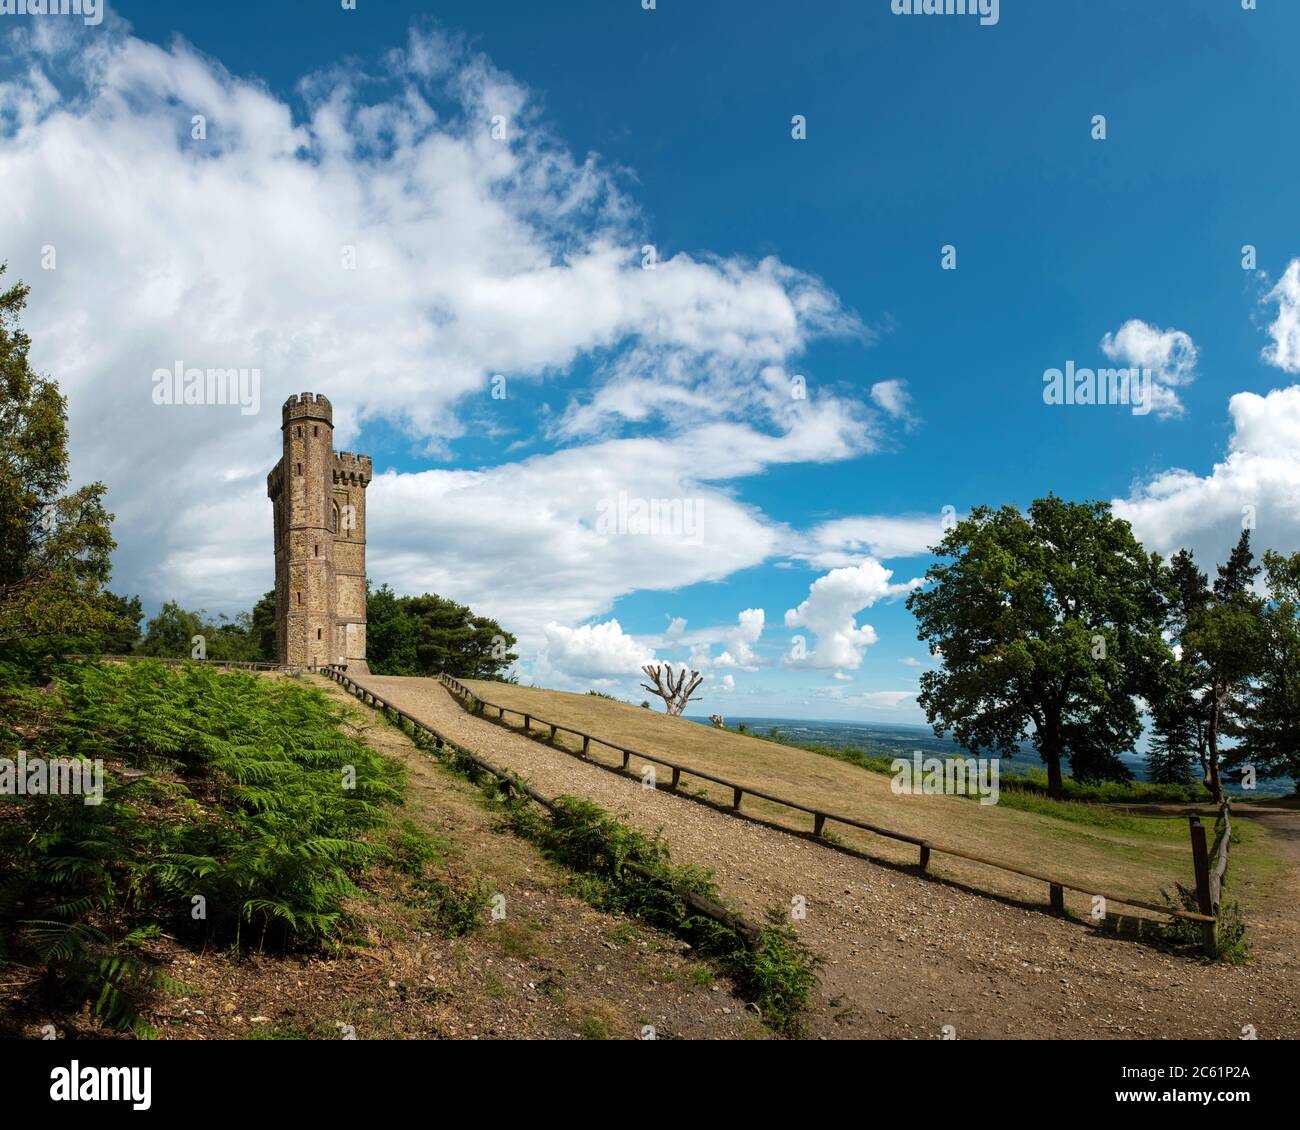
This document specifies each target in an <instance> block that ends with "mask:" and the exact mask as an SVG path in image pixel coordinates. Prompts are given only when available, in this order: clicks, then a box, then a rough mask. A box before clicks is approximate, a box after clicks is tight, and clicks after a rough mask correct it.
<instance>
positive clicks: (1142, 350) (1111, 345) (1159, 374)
mask: <svg viewBox="0 0 1300 1130" xmlns="http://www.w3.org/2000/svg"><path fill="white" fill-rule="evenodd" d="M1101 351H1102V352H1103V353H1104V354H1106V356H1107V357H1109V358H1110V359H1111V360H1112V361H1118V362H1119V364H1120V365H1121V366H1123V367H1126V368H1137V369H1150V370H1151V382H1152V383H1151V407H1152V408H1153V409H1154V410H1155V412H1156V414H1157V415H1158V416H1178V415H1181V414H1182V412H1183V404H1182V401H1180V400H1179V399H1178V393H1177V391H1176V390H1177V389H1178V388H1179V386H1181V385H1186V384H1188V383H1190V382H1191V381H1193V380H1195V379H1196V358H1197V350H1196V343H1195V342H1193V341H1192V339H1191V337H1190V336H1189V335H1188V334H1185V333H1184V332H1183V331H1182V330H1161V329H1157V328H1156V327H1155V326H1152V325H1149V324H1148V323H1146V322H1143V321H1141V320H1139V319H1137V318H1132V319H1130V320H1129V321H1127V322H1125V323H1124V324H1123V325H1122V326H1120V328H1119V329H1118V330H1116V331H1115V332H1114V333H1113V334H1109V333H1108V334H1107V335H1106V336H1105V337H1103V338H1102V339H1101Z"/></svg>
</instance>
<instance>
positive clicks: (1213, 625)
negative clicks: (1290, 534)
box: [1166, 530, 1264, 804]
mask: <svg viewBox="0 0 1300 1130" xmlns="http://www.w3.org/2000/svg"><path fill="white" fill-rule="evenodd" d="M1258 575H1259V566H1258V565H1256V564H1255V563H1254V554H1253V553H1252V552H1251V548H1250V531H1249V530H1243V531H1242V532H1241V537H1240V538H1239V539H1238V540H1237V544H1236V545H1235V546H1234V547H1233V550H1232V553H1231V554H1230V555H1229V557H1228V560H1227V562H1225V563H1224V564H1223V565H1220V566H1219V569H1218V573H1217V576H1216V577H1215V580H1214V584H1213V586H1212V587H1209V588H1207V587H1206V586H1205V578H1204V576H1203V575H1202V574H1200V573H1199V572H1198V571H1196V569H1195V566H1194V564H1193V563H1192V560H1191V554H1190V553H1189V554H1186V555H1185V556H1184V555H1183V554H1178V555H1176V556H1175V557H1174V559H1173V560H1172V561H1171V562H1170V570H1169V572H1168V574H1167V577H1166V589H1167V591H1170V590H1172V593H1173V603H1172V610H1173V615H1172V616H1171V618H1170V621H1169V624H1168V634H1169V637H1170V641H1171V643H1173V644H1175V645H1177V646H1178V648H1179V650H1180V653H1181V654H1180V656H1179V660H1178V664H1179V667H1180V681H1181V682H1182V683H1183V684H1184V685H1185V686H1186V687H1188V688H1190V689H1191V697H1192V700H1193V702H1194V709H1195V713H1196V715H1197V718H1198V725H1199V726H1200V728H1201V732H1202V734H1203V742H1202V745H1201V748H1200V750H1199V753H1200V757H1201V764H1202V768H1203V770H1204V778H1203V779H1204V782H1205V787H1206V788H1207V789H1209V790H1210V795H1211V796H1212V797H1213V799H1214V803H1215V804H1222V803H1223V800H1224V791H1223V778H1222V771H1223V768H1224V765H1223V758H1224V756H1225V754H1224V752H1223V751H1222V750H1221V749H1220V740H1221V739H1222V738H1225V737H1231V736H1232V735H1233V733H1234V731H1235V730H1236V729H1238V728H1239V726H1240V724H1241V718H1242V710H1243V709H1244V699H1245V696H1247V695H1248V694H1249V691H1250V687H1251V682H1252V680H1253V678H1254V676H1255V674H1256V673H1257V672H1258V671H1259V669H1260V666H1261V663H1262V653H1263V646H1264V635H1263V610H1264V602H1263V601H1262V600H1261V599H1260V598H1259V597H1258V596H1256V595H1255V593H1254V591H1253V587H1252V586H1253V584H1254V580H1255V578H1256V577H1257V576H1258Z"/></svg>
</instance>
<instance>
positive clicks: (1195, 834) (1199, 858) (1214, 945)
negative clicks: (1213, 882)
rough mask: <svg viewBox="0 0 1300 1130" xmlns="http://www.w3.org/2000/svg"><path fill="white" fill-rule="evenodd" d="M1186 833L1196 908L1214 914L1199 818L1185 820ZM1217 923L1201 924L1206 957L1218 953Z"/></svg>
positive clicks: (1207, 857) (1203, 912) (1206, 854)
mask: <svg viewBox="0 0 1300 1130" xmlns="http://www.w3.org/2000/svg"><path fill="white" fill-rule="evenodd" d="M1187 827H1188V831H1189V832H1191V835H1192V869H1193V871H1194V872H1195V874H1196V906H1197V909H1198V910H1200V912H1201V913H1202V914H1209V915H1213V914H1214V901H1213V900H1212V899H1211V897H1210V855H1209V852H1208V851H1206V848H1205V828H1204V826H1203V825H1202V824H1201V818H1200V817H1199V816H1189V817H1188V818H1187ZM1217 933H1218V929H1217V923H1214V922H1204V923H1202V924H1201V945H1202V948H1203V949H1204V950H1205V956H1206V957H1213V956H1214V955H1215V954H1216V953H1217V952H1218V948H1219V946H1218V938H1217Z"/></svg>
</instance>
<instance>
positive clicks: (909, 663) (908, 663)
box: [898, 655, 921, 667]
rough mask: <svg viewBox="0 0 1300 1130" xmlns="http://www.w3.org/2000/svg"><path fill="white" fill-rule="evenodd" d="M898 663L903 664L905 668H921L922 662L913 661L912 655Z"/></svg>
mask: <svg viewBox="0 0 1300 1130" xmlns="http://www.w3.org/2000/svg"><path fill="white" fill-rule="evenodd" d="M898 662H899V663H901V664H902V665H903V666H904V667H920V666H921V661H920V660H919V659H913V658H912V657H911V656H910V655H908V656H905V657H904V658H902V659H900V660H899V661H898Z"/></svg>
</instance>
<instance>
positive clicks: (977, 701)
mask: <svg viewBox="0 0 1300 1130" xmlns="http://www.w3.org/2000/svg"><path fill="white" fill-rule="evenodd" d="M932 552H934V553H935V554H937V555H939V556H940V557H942V558H944V559H945V560H943V561H939V562H936V563H935V564H934V565H932V566H931V567H930V569H929V570H928V572H927V573H926V581H927V582H928V585H927V587H925V588H922V589H918V590H917V591H916V592H913V593H912V595H911V596H910V597H909V598H908V601H907V605H908V607H909V608H910V609H911V610H912V612H913V613H914V614H915V615H916V618H917V635H918V638H919V639H921V640H924V641H926V642H927V643H929V644H930V646H931V648H932V649H933V651H934V653H935V654H936V655H937V656H939V658H940V659H941V660H942V662H943V666H942V668H941V669H940V670H937V671H930V672H927V673H926V674H924V675H923V676H922V677H921V693H920V695H919V696H918V699H919V702H920V704H921V706H922V707H923V708H924V710H925V712H926V716H927V718H928V719H929V721H930V723H931V724H932V725H933V726H934V730H935V733H936V734H938V735H942V734H943V733H945V732H946V731H949V730H951V731H952V732H953V733H954V734H955V736H956V738H957V741H958V742H959V743H960V744H961V745H962V746H964V747H965V748H967V749H969V750H971V751H973V752H977V753H978V752H979V751H980V750H984V749H987V750H989V751H991V752H994V753H998V754H1005V755H1012V754H1014V753H1015V751H1016V749H1017V748H1018V747H1019V745H1020V744H1021V743H1022V742H1024V741H1026V740H1028V741H1030V742H1031V743H1032V744H1033V746H1034V748H1035V749H1036V750H1037V751H1038V753H1039V756H1040V757H1041V758H1042V760H1043V763H1044V764H1045V765H1046V767H1047V779H1048V792H1049V794H1050V795H1051V796H1053V797H1056V798H1060V797H1062V796H1063V795H1064V788H1063V778H1062V770H1061V765H1062V761H1063V760H1065V759H1068V760H1069V763H1070V768H1071V771H1072V773H1073V775H1074V776H1075V777H1076V778H1077V779H1079V780H1122V779H1126V778H1128V777H1130V776H1131V774H1130V773H1129V771H1128V770H1127V769H1126V768H1125V766H1124V765H1123V763H1122V762H1121V761H1120V760H1119V757H1118V756H1117V755H1118V753H1119V752H1120V751H1122V750H1126V749H1130V748H1131V747H1132V745H1133V743H1134V742H1135V740H1136V739H1137V737H1138V735H1139V734H1140V733H1141V730H1142V723H1141V715H1140V712H1139V709H1138V704H1137V702H1136V699H1137V697H1138V696H1139V695H1148V694H1150V693H1151V691H1152V689H1153V687H1154V686H1155V685H1156V683H1157V680H1158V677H1159V668H1160V664H1161V662H1162V660H1163V659H1164V658H1165V657H1166V656H1167V655H1168V648H1167V647H1166V646H1165V644H1164V642H1163V641H1162V640H1161V636H1160V632H1161V628H1162V626H1163V622H1164V602H1163V600H1162V598H1161V589H1160V559H1159V558H1158V557H1157V556H1155V555H1151V556H1148V555H1147V554H1146V553H1145V551H1144V550H1143V548H1142V546H1141V545H1140V544H1139V543H1138V541H1137V539H1136V538H1135V537H1134V536H1133V531H1132V529H1131V528H1130V527H1129V524H1128V523H1127V522H1124V521H1122V520H1120V519H1118V518H1116V517H1115V516H1114V515H1113V514H1112V513H1111V511H1110V506H1109V505H1108V504H1106V503H1103V502H1087V503H1075V502H1067V501H1064V500H1063V499H1060V498H1057V497H1055V496H1054V495H1049V496H1048V497H1047V498H1044V499H1039V500H1037V501H1036V502H1034V503H1033V505H1032V506H1030V508H1029V511H1028V513H1022V512H1021V511H1020V510H1017V509H1016V508H1015V507H1012V506H1004V507H1002V508H1000V509H997V510H994V509H992V508H990V507H977V508H976V509H975V510H974V511H973V512H972V513H971V515H970V517H969V518H967V519H965V520H964V521H962V522H959V523H958V524H957V525H956V526H955V527H954V528H953V529H951V530H949V531H948V533H947V535H946V536H945V537H944V539H943V541H942V542H940V543H939V545H937V546H935V547H933V550H932Z"/></svg>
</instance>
